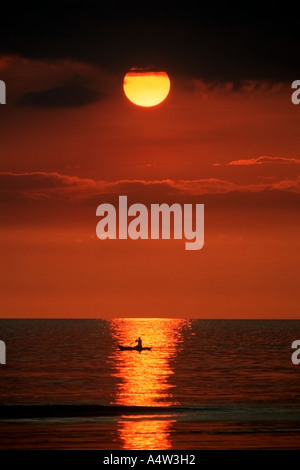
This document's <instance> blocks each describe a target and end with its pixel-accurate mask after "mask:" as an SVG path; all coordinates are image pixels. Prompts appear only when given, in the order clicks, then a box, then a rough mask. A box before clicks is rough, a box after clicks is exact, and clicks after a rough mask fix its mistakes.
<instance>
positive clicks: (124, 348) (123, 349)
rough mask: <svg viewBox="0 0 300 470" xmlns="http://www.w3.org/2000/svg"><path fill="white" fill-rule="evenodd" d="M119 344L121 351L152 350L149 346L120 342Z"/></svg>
mask: <svg viewBox="0 0 300 470" xmlns="http://www.w3.org/2000/svg"><path fill="white" fill-rule="evenodd" d="M118 346H119V349H120V350H121V351H151V348H147V347H142V348H139V347H138V346H121V345H120V344H118Z"/></svg>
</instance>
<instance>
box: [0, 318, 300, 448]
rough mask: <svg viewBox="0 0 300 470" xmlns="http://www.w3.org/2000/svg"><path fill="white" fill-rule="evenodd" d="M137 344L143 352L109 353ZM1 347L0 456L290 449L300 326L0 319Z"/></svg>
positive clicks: (296, 439) (296, 416) (298, 412)
mask: <svg viewBox="0 0 300 470" xmlns="http://www.w3.org/2000/svg"><path fill="white" fill-rule="evenodd" d="M137 336H141V337H142V339H143V343H144V345H147V346H152V350H151V351H143V352H141V353H139V352H137V351H119V349H118V347H117V345H118V343H121V344H129V343H130V342H131V341H133V340H135V339H136V338H137ZM0 339H1V340H3V341H5V343H6V347H7V365H1V366H0V378H1V384H0V403H1V406H0V448H1V449H12V448H19V449H21V448H22V449H105V450H110V449H112V450H113V449H130V450H133V449H144V450H147V449H158V450H167V449H177V450H180V449H195V450H196V449H298V448H300V364H299V365H298V366H296V365H293V364H292V362H291V354H292V352H293V351H292V349H291V344H292V342H293V341H294V340H295V339H300V321H270V320H268V321H263V320H259V321H237V320H236V321H231V320H213V321H210V320H175V319H174V320H173V319H128V320H126V319H114V320H0ZM20 405H22V406H20Z"/></svg>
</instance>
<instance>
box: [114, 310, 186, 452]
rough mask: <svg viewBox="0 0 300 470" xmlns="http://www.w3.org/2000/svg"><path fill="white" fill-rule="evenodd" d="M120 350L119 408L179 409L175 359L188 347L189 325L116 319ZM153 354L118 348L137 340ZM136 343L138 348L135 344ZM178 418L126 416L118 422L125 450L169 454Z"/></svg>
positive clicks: (116, 362) (117, 365)
mask: <svg viewBox="0 0 300 470" xmlns="http://www.w3.org/2000/svg"><path fill="white" fill-rule="evenodd" d="M110 327H111V331H112V336H113V339H114V340H115V342H116V349H115V351H114V352H113V354H112V356H111V358H110V359H111V361H112V365H113V367H114V369H115V372H114V374H113V375H114V376H115V377H117V378H119V379H120V381H119V383H118V386H117V389H116V391H115V396H114V399H113V400H114V401H113V403H112V404H114V405H122V406H147V407H151V406H174V405H179V403H177V402H176V401H175V400H174V399H173V395H172V388H173V387H174V385H172V384H171V383H170V380H169V379H170V377H171V376H172V375H173V374H174V370H173V368H172V366H173V364H172V362H173V360H174V359H175V357H176V355H177V354H178V352H179V351H180V349H181V347H182V342H183V336H182V333H183V330H184V329H186V328H189V321H188V320H181V319H156V318H154V319H148V318H147V319H131V318H130V319H114V320H112V321H111V324H110ZM139 336H140V337H141V338H142V341H143V346H151V347H152V349H151V351H142V352H141V353H139V352H138V351H119V348H118V346H117V345H118V344H121V345H129V343H131V342H132V341H135V339H136V338H138V337H139ZM134 344H136V343H133V345H134ZM174 420H175V416H174V417H173V418H172V414H171V413H170V414H168V415H165V416H164V415H163V414H159V416H158V415H155V413H153V415H152V414H150V415H149V414H147V415H139V416H137V415H127V416H125V415H123V416H122V417H121V419H120V420H119V423H118V433H119V437H120V439H121V441H122V443H123V447H122V448H123V449H130V450H148V449H170V448H171V442H170V439H169V431H170V427H171V425H172V422H173V421H174Z"/></svg>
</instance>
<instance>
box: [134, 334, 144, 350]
mask: <svg viewBox="0 0 300 470" xmlns="http://www.w3.org/2000/svg"><path fill="white" fill-rule="evenodd" d="M135 342H136V343H137V347H138V349H142V347H143V346H142V340H141V338H140V336H139V337H138V339H136V340H135Z"/></svg>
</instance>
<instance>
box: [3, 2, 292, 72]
mask: <svg viewBox="0 0 300 470" xmlns="http://www.w3.org/2000/svg"><path fill="white" fill-rule="evenodd" d="M296 9H297V6H295V5H293V7H292V8H291V7H290V5H289V4H287V6H286V9H285V7H284V5H282V4H281V5H280V8H277V7H276V6H275V5H272V7H270V8H268V9H266V10H265V11H264V10H263V9H262V7H261V5H260V6H259V7H257V8H255V6H254V5H251V4H249V3H248V4H247V7H245V8H241V9H238V8H237V7H234V9H233V10H230V8H229V6H228V4H227V3H225V4H224V5H223V6H221V4H219V5H218V6H215V4H213V5H212V6H209V4H206V5H205V4H201V7H200V8H199V5H198V3H195V2H194V3H193V4H192V3H191V2H185V3H182V2H177V3H176V2H164V1H160V2H156V1H152V2H147V1H146V2H130V3H128V2H117V1H101V2H100V1H99V0H97V1H91V0H89V1H73V2H68V1H62V0H60V1H55V0H53V1H52V2H42V3H36V2H31V1H28V2H25V3H24V4H23V5H22V4H19V3H16V2H14V1H12V2H5V4H4V5H1V18H2V22H1V30H0V53H5V54H7V53H8V54H18V55H21V56H23V57H27V58H35V59H54V60H56V59H64V58H68V59H75V60H79V61H86V62H90V63H94V64H98V65H101V66H102V67H107V68H109V69H112V70H116V71H119V72H120V73H123V72H125V71H127V70H128V69H129V68H130V67H148V66H153V67H155V68H156V69H165V70H167V71H168V72H170V73H175V72H177V73H180V74H190V75H192V76H196V77H200V78H203V79H207V80H228V79H232V78H234V79H236V80H242V79H273V80H284V79H287V80H294V79H297V78H299V76H298V73H299V72H300V70H299V61H298V60H297V57H298V51H299V46H300V44H299V43H300V37H299V34H298V30H299V28H298V15H297V11H296Z"/></svg>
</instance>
